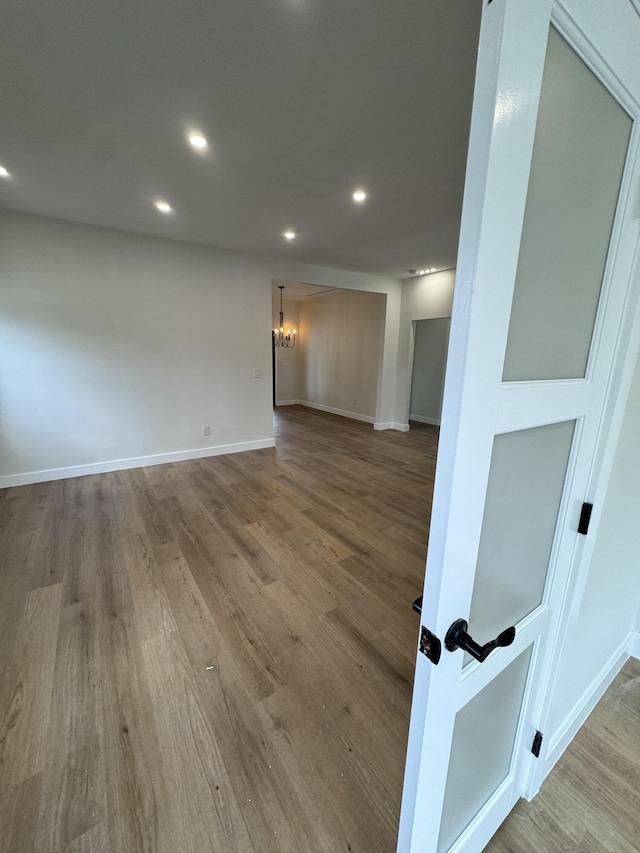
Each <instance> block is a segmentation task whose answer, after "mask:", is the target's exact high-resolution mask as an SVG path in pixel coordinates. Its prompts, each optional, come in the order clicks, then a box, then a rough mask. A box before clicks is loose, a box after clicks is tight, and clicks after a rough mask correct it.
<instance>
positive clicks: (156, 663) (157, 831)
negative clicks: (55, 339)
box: [0, 407, 437, 853]
mask: <svg viewBox="0 0 640 853" xmlns="http://www.w3.org/2000/svg"><path fill="white" fill-rule="evenodd" d="M276 440H277V447H276V448H275V449H266V450H259V451H254V452H250V453H245V454H237V455H232V456H219V457H213V458H208V459H201V460H196V461H191V462H180V463H177V464H173V465H162V466H156V467H149V468H140V469H136V470H130V471H121V472H117V473H112V474H103V475H95V476H89V477H82V478H77V479H71V480H63V481H58V482H53V483H44V484H39V485H31V486H23V487H18V488H13V489H7V490H4V491H2V492H0V525H1V526H0V591H1V601H0V667H1V669H0V673H1V681H0V849H1V850H2V853H33V851H35V853H54V851H55V853H58V851H60V853H62V851H64V853H88V851H92V853H103V851H104V853H107V851H109V853H139V852H140V853H141V851H154V853H155V851H166V853H189V851H193V853H208V851H222V852H223V853H250V851H251V853H253V851H260V853H270V851H273V853H287V851H291V853H315V852H316V851H317V853H329V851H331V853H333V851H354V853H375V852H376V851H380V853H392V851H393V850H394V849H395V839H396V833H397V825H398V812H399V804H400V793H401V788H402V774H403V765H404V755H405V748H406V736H407V727H408V719H409V706H410V699H411V684H412V678H413V666H414V656H415V646H416V640H417V629H418V617H417V616H416V614H415V613H413V612H412V610H411V603H412V601H413V600H414V599H415V598H416V596H418V595H419V594H420V592H421V585H422V577H423V573H424V560H425V551H426V541H427V528H428V518H429V513H430V499H431V493H432V481H433V472H434V465H435V456H436V446H437V430H436V429H435V428H433V427H424V426H423V427H420V426H417V427H416V428H415V429H412V430H411V432H410V433H405V434H402V433H398V432H375V431H374V430H373V429H372V428H371V427H370V426H368V425H365V424H361V423H357V422H355V421H349V420H345V419H342V418H338V417H335V416H331V415H325V414H322V413H318V412H313V411H310V410H307V409H302V408H297V407H296V408H288V409H286V410H279V411H278V412H277V415H276Z"/></svg>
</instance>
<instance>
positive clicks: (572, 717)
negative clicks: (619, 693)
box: [544, 634, 639, 778]
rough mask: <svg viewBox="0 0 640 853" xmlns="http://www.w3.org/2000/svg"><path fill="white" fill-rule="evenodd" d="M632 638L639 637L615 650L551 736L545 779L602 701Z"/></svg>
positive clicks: (620, 667)
mask: <svg viewBox="0 0 640 853" xmlns="http://www.w3.org/2000/svg"><path fill="white" fill-rule="evenodd" d="M633 638H636V639H638V638H639V635H638V634H631V635H630V636H629V637H627V639H626V640H625V641H624V642H623V643H622V644H621V645H620V646H619V647H618V648H617V649H616V650H615V652H614V653H613V654H612V655H611V657H610V658H609V660H608V661H607V663H606V664H605V665H604V666H603V668H602V669H601V670H600V672H599V674H598V675H597V676H596V678H595V679H594V680H593V682H592V684H591V685H590V686H589V687H588V688H587V689H586V690H585V692H584V693H583V694H582V696H581V697H580V699H578V701H577V702H576V704H575V705H574V707H573V708H572V709H571V711H570V712H569V713H568V714H567V716H566V717H565V720H564V722H563V723H562V724H561V725H560V726H559V728H558V731H557V732H556V733H555V734H554V735H553V737H552V739H551V742H550V744H549V750H548V752H547V757H546V759H545V765H544V777H545V778H546V776H547V774H548V773H550V772H551V770H552V768H553V767H554V765H555V764H556V762H557V761H558V759H559V758H560V756H561V755H562V753H563V752H564V751H565V749H566V748H567V747H568V746H569V744H570V743H571V741H572V740H573V739H574V737H575V736H576V735H577V734H578V731H579V730H580V728H581V726H583V725H584V723H585V722H586V719H587V717H588V716H589V714H590V713H591V712H592V711H593V709H594V708H595V707H596V705H597V704H598V702H599V701H600V700H601V699H602V697H603V696H604V694H605V693H606V691H607V688H608V687H609V686H610V685H611V682H612V681H613V679H614V678H615V677H616V675H617V674H618V673H619V672H620V670H621V669H622V667H623V666H624V665H625V663H626V662H627V660H628V659H629V647H630V645H632V643H633Z"/></svg>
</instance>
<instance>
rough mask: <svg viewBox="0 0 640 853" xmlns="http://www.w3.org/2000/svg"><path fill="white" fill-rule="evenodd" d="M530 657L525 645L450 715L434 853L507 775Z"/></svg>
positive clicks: (448, 844) (446, 844)
mask: <svg viewBox="0 0 640 853" xmlns="http://www.w3.org/2000/svg"><path fill="white" fill-rule="evenodd" d="M494 654H499V652H494ZM530 658H531V647H529V648H528V649H527V650H526V651H524V652H522V654H521V655H519V657H517V658H516V659H515V660H514V661H513V662H512V663H510V664H509V666H508V667H506V669H504V670H503V671H502V672H501V673H500V675H498V676H497V677H496V678H494V679H493V681H491V682H490V683H489V684H488V685H487V686H486V687H485V688H484V690H481V691H480V693H478V695H477V696H475V697H474V698H473V699H472V700H471V701H470V702H468V703H467V704H466V705H465V706H464V708H462V709H461V710H460V711H458V713H457V714H456V721H455V724H454V729H453V742H452V744H451V758H450V761H449V772H448V774H447V786H446V789H445V795H444V805H443V808H442V823H441V825H440V837H439V839H438V851H439V853H440V851H445V850H448V849H449V848H450V847H451V845H452V844H453V842H454V841H455V840H456V838H458V836H459V835H460V833H461V832H462V831H463V830H464V828H465V827H466V826H467V824H469V822H470V821H471V820H472V819H473V818H474V817H475V815H476V814H477V813H478V812H479V811H480V809H481V808H482V806H483V805H484V804H485V803H486V802H487V800H488V799H489V797H490V796H491V795H492V794H493V792H494V791H495V790H496V788H497V787H498V786H499V785H500V783H501V782H502V781H504V779H505V778H506V776H507V774H508V772H509V767H510V765H511V756H512V754H513V746H514V741H515V737H516V732H517V729H518V720H519V718H520V707H521V705H522V699H523V696H524V688H525V685H526V682H527V672H528V671H529V660H530Z"/></svg>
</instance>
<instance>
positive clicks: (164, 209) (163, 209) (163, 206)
mask: <svg viewBox="0 0 640 853" xmlns="http://www.w3.org/2000/svg"><path fill="white" fill-rule="evenodd" d="M154 204H155V206H156V207H157V208H158V210H159V211H160V213H173V208H172V207H171V205H170V204H169V203H168V202H166V201H154Z"/></svg>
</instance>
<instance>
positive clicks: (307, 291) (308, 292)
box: [271, 278, 338, 302]
mask: <svg viewBox="0 0 640 853" xmlns="http://www.w3.org/2000/svg"><path fill="white" fill-rule="evenodd" d="M280 285H282V286H283V287H284V290H283V291H282V298H283V299H284V300H285V301H288V302H302V301H303V300H304V299H311V298H312V297H313V296H321V295H322V294H323V293H329V292H331V291H333V290H338V288H337V287H325V286H324V285H322V284H304V282H302V281H282V280H281V279H277V278H276V279H273V282H272V284H271V290H272V292H273V295H274V297H275V298H276V300H279V299H280V290H279V289H278V288H279V286H280Z"/></svg>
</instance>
